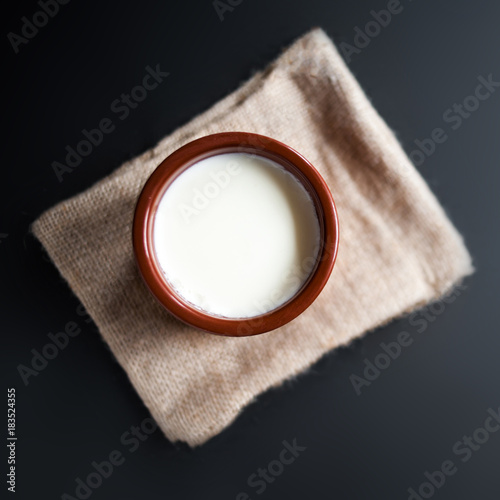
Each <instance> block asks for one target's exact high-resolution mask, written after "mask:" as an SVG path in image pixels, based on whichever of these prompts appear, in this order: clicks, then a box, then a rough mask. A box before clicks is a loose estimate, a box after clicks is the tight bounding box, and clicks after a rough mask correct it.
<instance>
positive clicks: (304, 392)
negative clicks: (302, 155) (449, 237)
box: [0, 0, 500, 500]
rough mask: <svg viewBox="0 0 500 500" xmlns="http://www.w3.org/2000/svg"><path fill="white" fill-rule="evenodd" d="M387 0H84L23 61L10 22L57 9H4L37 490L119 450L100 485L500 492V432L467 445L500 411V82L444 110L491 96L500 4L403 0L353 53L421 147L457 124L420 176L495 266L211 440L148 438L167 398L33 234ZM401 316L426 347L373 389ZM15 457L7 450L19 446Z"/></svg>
mask: <svg viewBox="0 0 500 500" xmlns="http://www.w3.org/2000/svg"><path fill="white" fill-rule="evenodd" d="M233 3H234V2H233ZM236 3H238V2H236ZM387 3H388V2H387V1H385V0H381V1H372V2H368V1H357V2H352V1H347V0H342V1H337V2H328V1H326V0H308V1H307V2H306V1H290V0H287V1H285V0H281V1H277V0H272V1H264V0H244V1H243V2H241V3H240V5H238V6H236V7H235V8H234V10H233V12H227V13H226V14H225V18H224V20H223V21H220V20H219V18H218V16H217V13H216V11H215V9H214V7H213V5H212V1H210V0H206V1H205V0H204V1H197V2H192V1H189V2H188V1H186V2H181V1H177V2H160V1H157V2H152V1H149V2H148V1H145V2H123V1H122V2H98V1H96V0H93V1H90V0H87V1H85V2H76V1H74V2H70V3H68V4H67V5H64V6H61V7H60V12H59V13H58V14H57V15H56V16H55V17H54V18H53V19H51V20H50V21H49V22H48V24H47V25H46V26H45V27H43V28H41V29H40V32H39V33H38V34H37V35H36V36H35V37H34V38H33V39H31V40H30V41H29V43H27V44H26V45H23V46H21V47H20V51H19V53H18V54H14V51H13V50H12V48H11V46H10V44H9V41H8V39H7V33H8V32H11V31H12V32H16V33H19V31H20V27H21V25H22V21H21V18H22V16H27V17H30V18H31V17H32V16H33V14H34V13H35V12H36V11H37V10H39V7H38V6H37V4H36V3H35V2H27V1H23V2H10V3H9V4H8V5H7V4H6V5H5V6H4V9H5V8H7V6H8V7H9V8H10V9H11V12H10V13H9V14H8V15H7V14H6V13H5V12H4V15H3V16H2V17H3V18H4V21H3V25H4V28H3V32H4V48H5V49H6V52H7V55H6V58H5V59H4V61H5V67H4V68H3V74H4V78H3V80H4V82H6V87H4V94H3V107H4V109H6V111H5V112H4V113H2V114H3V118H4V119H5V127H4V152H5V150H6V151H7V155H4V156H3V158H4V160H3V165H2V174H3V176H5V177H4V181H3V182H2V183H1V186H0V189H1V197H0V203H1V206H2V210H1V214H2V217H1V222H0V233H2V237H1V239H0V254H1V259H2V272H1V284H2V316H1V327H2V336H1V338H2V371H3V374H4V384H3V387H4V389H3V390H4V391H5V393H6V388H7V387H14V388H15V389H16V394H17V435H18V437H19V439H18V441H17V455H16V459H17V461H16V472H17V485H16V488H17V493H16V495H17V497H18V498H22V499H33V498H43V499H52V498H61V496H62V495H63V493H68V494H71V495H73V496H74V495H75V488H76V482H75V481H76V479H77V478H78V477H80V478H82V479H85V478H86V476H87V475H88V474H89V473H90V472H91V471H92V466H91V462H92V461H97V462H100V461H102V460H105V459H107V457H109V454H110V453H111V452H112V451H113V450H120V451H122V452H123V454H124V456H125V462H124V463H123V464H122V465H120V466H118V467H115V470H114V472H113V473H112V475H111V476H110V477H109V478H107V479H104V481H103V483H102V485H101V486H100V487H99V488H97V489H95V490H93V491H92V494H91V496H90V498H91V499H92V500H94V499H96V500H97V499H120V500H126V499H139V498H147V499H150V500H156V499H166V498H169V499H170V498H172V499H186V498H187V499H201V498H203V499H205V498H206V499H225V498H227V499H235V498H237V495H238V493H239V492H243V491H246V492H247V493H248V494H249V496H250V498H252V499H254V498H272V499H303V498H314V499H326V498H328V499H330V498H335V499H350V500H352V499H400V498H401V499H406V498H408V497H409V493H408V488H410V487H413V488H416V489H418V487H419V485H420V484H421V483H422V482H424V480H425V477H424V472H425V471H431V472H432V471H435V470H437V469H438V468H440V467H441V465H442V463H443V462H444V461H445V460H447V459H452V460H453V461H454V463H455V464H456V465H457V472H456V473H455V474H454V475H453V476H451V477H447V479H446V482H445V484H444V485H443V486H442V487H441V488H439V489H438V490H437V491H436V492H435V493H434V495H433V498H439V499H452V500H457V499H460V500H462V499H467V500H468V499H474V500H476V499H478V500H493V499H498V498H500V477H499V476H500V475H499V471H500V467H499V464H500V432H497V433H496V434H495V433H492V434H491V435H490V436H489V439H488V441H487V442H486V443H484V444H483V445H481V447H480V449H478V450H477V451H475V452H474V453H473V454H472V456H471V458H470V460H468V461H467V462H466V463H464V462H462V460H461V458H465V455H456V454H455V453H454V452H453V446H454V444H455V443H456V442H457V441H458V440H460V439H462V438H463V437H464V435H470V434H472V433H473V432H474V431H475V430H476V429H478V428H479V427H481V426H482V425H483V424H484V421H485V419H486V417H487V416H488V414H487V410H488V409H489V408H493V409H497V410H498V407H499V405H500V390H499V386H500V362H499V349H500V336H499V327H498V325H499V323H500V321H499V320H500V318H499V307H498V305H499V304H498V302H499V282H500V269H499V255H500V245H499V243H500V239H499V232H498V229H499V227H498V215H499V214H500V210H499V197H498V186H499V181H500V175H499V166H500V163H499V160H500V140H499V139H500V137H499V133H500V89H499V90H497V91H496V93H494V94H492V96H491V97H490V98H489V99H488V100H486V101H484V102H482V103H481V105H480V107H479V109H478V110H477V111H475V112H474V113H473V114H472V115H471V116H470V117H469V118H468V119H466V120H464V123H463V124H462V126H461V127H460V128H458V129H457V130H454V131H451V128H450V124H446V123H444V122H443V113H444V112H445V111H446V110H447V109H448V108H449V107H450V106H452V105H453V104H454V103H458V102H463V100H464V99H465V98H466V97H467V96H468V95H470V94H471V93H472V92H473V91H474V89H475V87H476V86H477V77H478V76H480V75H483V76H485V77H487V76H488V75H489V74H490V73H491V74H492V75H493V78H494V80H496V81H500V57H499V49H500V30H499V29H498V26H499V21H500V4H499V3H498V2H497V1H495V0H489V1H476V2H471V1H465V0H460V1H457V0H447V1H444V0H442V1H433V2H424V1H423V0H418V1H410V0H402V5H403V7H404V9H403V12H401V13H400V14H398V15H395V16H394V17H393V19H392V21H391V23H390V24H389V25H388V26H387V27H385V28H383V29H382V30H381V32H380V34H379V35H378V36H376V37H375V38H373V39H372V40H371V42H370V44H369V45H368V46H367V47H366V48H363V49H362V51H361V52H360V53H359V54H354V55H353V57H352V60H351V61H350V62H349V67H350V68H351V70H352V71H353V72H354V74H355V75H356V77H357V78H358V80H359V81H360V83H361V85H362V86H363V88H364V89H365V90H366V92H367V94H368V95H369V97H370V98H371V100H372V102H373V104H374V105H375V107H376V108H377V109H378V111H379V112H380V113H381V115H382V116H383V117H384V119H385V120H386V121H387V122H388V123H389V125H390V127H391V128H392V129H393V130H395V132H396V133H397V135H398V138H399V139H400V141H401V142H402V144H403V147H404V148H405V149H406V151H407V152H411V151H412V150H413V149H414V148H415V145H414V144H413V141H414V140H415V139H422V138H424V137H428V136H429V135H430V134H431V132H432V130H433V129H435V128H437V127H442V128H445V129H446V130H447V131H448V132H449V137H448V140H447V141H446V142H445V143H443V144H440V145H439V146H438V147H437V149H436V152H435V153H434V154H433V155H431V156H430V157H429V158H427V160H426V161H425V162H424V163H423V164H422V165H420V166H419V170H420V172H421V173H422V174H423V176H424V177H425V179H426V180H427V181H428V182H429V184H430V185H431V187H432V189H433V190H434V192H435V193H436V194H437V196H438V198H439V199H440V201H441V203H442V204H443V206H444V207H445V209H446V210H447V212H448V213H449V215H450V216H451V218H452V220H453V221H454V223H455V224H456V226H457V227H458V229H459V230H460V231H461V232H462V233H463V234H464V237H465V239H466V242H467V245H468V248H469V249H470V251H471V253H472V255H473V257H474V262H475V265H476V267H477V273H476V274H475V275H474V276H473V277H471V278H470V279H468V280H467V281H466V289H465V290H464V291H462V292H461V293H460V296H459V297H458V298H457V299H456V300H455V302H453V303H452V304H448V305H446V307H445V308H444V309H445V310H444V311H443V312H442V313H441V314H439V315H437V317H434V315H433V316H429V317H428V318H429V319H428V320H424V321H423V322H422V318H423V316H421V315H420V316H418V317H417V318H416V319H415V320H414V321H413V322H410V321H409V319H403V320H400V321H396V322H393V323H391V324H390V325H389V326H387V327H385V328H383V329H380V330H378V331H376V332H374V333H372V334H370V335H368V336H366V337H365V338H364V339H362V340H360V341H356V342H355V343H354V344H353V345H352V346H351V347H349V348H346V349H341V350H338V351H336V352H334V353H332V354H330V355H328V356H326V357H325V358H324V359H323V360H322V361H320V362H319V363H318V364H316V365H315V366H314V367H313V369H312V370H311V371H310V372H309V373H307V374H305V375H303V376H301V377H299V378H298V379H297V380H295V381H293V382H290V383H286V384H285V385H284V386H283V387H282V388H280V389H277V390H273V391H270V392H268V393H266V394H264V395H263V396H261V397H260V398H259V400H258V401H257V402H256V403H255V404H253V405H251V406H250V407H248V408H247V409H246V410H245V411H244V413H243V414H242V415H241V417H240V418H238V420H237V421H236V423H235V424H234V425H233V426H231V427H230V428H229V429H227V430H226V431H225V432H223V433H222V434H220V435H219V436H217V437H216V438H214V439H213V440H211V441H210V442H209V443H207V444H206V445H204V446H202V447H200V448H197V449H195V450H190V449H189V448H187V446H185V445H182V444H181V445H173V444H171V443H169V442H168V441H167V440H166V439H165V438H164V437H163V436H162V435H161V433H160V432H159V431H156V432H155V433H154V434H152V435H151V436H150V437H149V438H148V439H147V440H146V441H144V442H142V443H141V444H140V447H139V448H138V449H137V450H136V451H134V452H130V447H131V446H132V445H131V444H128V445H125V444H123V443H122V440H121V439H122V438H121V436H122V435H123V433H125V432H127V430H129V429H130V428H131V426H134V425H138V424H140V423H141V422H142V421H143V420H144V419H145V418H147V417H148V412H147V411H146V409H145V408H144V406H143V404H142V403H141V401H140V399H139V397H138V396H137V394H136V393H135V392H134V390H133V389H132V387H131V385H130V384H129V382H128V380H127V377H126V375H125V373H124V372H123V371H122V369H121V368H120V366H119V365H118V363H117V362H116V360H115V359H114V358H113V356H112V355H111V353H110V351H109V349H108V348H107V347H106V345H105V344H104V343H103V342H102V340H101V339H100V337H99V334H98V332H97V330H96V328H95V326H94V324H93V323H92V322H86V321H85V318H84V317H82V316H79V315H78V313H77V307H78V304H79V303H78V300H77V299H76V298H75V297H74V296H73V295H72V293H71V291H70V290H69V288H68V286H67V285H66V284H65V283H64V281H63V280H62V278H61V277H60V276H59V275H58V273H57V271H56V270H55V268H54V267H53V266H52V264H51V263H50V262H49V261H48V258H47V257H46V256H45V255H44V253H43V252H42V250H41V248H40V246H39V244H38V243H37V242H36V241H35V240H34V238H33V237H32V236H30V234H29V225H30V224H31V223H32V222H33V221H34V220H35V219H36V217H37V216H38V215H40V213H41V212H42V211H43V210H45V209H47V208H49V207H50V206H52V205H53V204H55V203H56V202H58V201H60V200H63V199H66V198H68V197H69V196H71V195H74V194H76V193H78V192H80V191H81V190H83V189H84V188H86V187H88V186H90V185H91V184H92V183H94V182H95V181H97V180H99V179H101V178H102V177H103V176H105V175H106V174H108V173H110V172H112V171H113V170H114V169H115V168H116V167H118V166H119V165H120V164H121V163H122V162H123V161H125V160H127V159H129V158H132V157H133V156H135V155H137V154H139V153H141V152H143V151H144V150H145V149H147V148H148V147H150V146H153V145H154V144H155V143H156V142H157V141H158V140H159V139H161V138H162V137H163V136H165V135H166V134H168V133H170V132H172V131H173V130H174V129H175V128H176V127H178V126H179V125H182V124H184V123H185V122H186V121H188V120H189V119H190V118H192V117H193V116H195V115H196V114H198V113H200V112H202V111H203V110H205V109H207V108H208V107H209V106H210V105H211V104H213V103H215V102H216V101H217V100H218V99H220V98H222V97H223V96H225V95H226V94H227V93H228V92H230V91H232V90H234V89H235V88H237V86H238V85H239V84H240V83H241V82H242V81H244V80H246V79H247V78H248V77H250V76H251V74H252V72H253V71H254V70H256V69H260V68H262V67H264V65H265V64H266V63H267V62H269V61H270V60H272V59H273V58H275V57H276V56H277V55H278V54H279V52H280V50H281V48H282V47H284V46H286V45H287V44H289V43H290V42H292V41H293V40H294V39H295V38H296V37H298V36H300V35H301V34H303V33H304V32H305V31H307V30H308V29H309V28H310V27H312V26H321V27H323V28H324V29H325V30H326V31H327V33H328V34H329V35H330V36H331V37H333V39H334V40H335V41H336V43H337V44H340V43H341V42H347V43H351V44H352V43H353V37H354V28H355V27H356V26H359V27H360V28H362V27H364V25H365V24H366V23H367V22H368V21H369V20H370V19H371V14H370V10H371V9H375V10H380V9H384V8H386V6H387ZM156 64H160V66H161V68H162V70H164V71H168V72H170V76H169V77H168V78H167V79H166V80H165V82H164V83H162V84H161V85H160V86H159V87H158V88H157V89H156V90H154V91H152V92H150V94H149V95H148V97H147V99H146V100H145V101H144V102H142V103H141V104H140V105H139V106H138V107H137V109H134V110H133V112H132V113H131V114H130V116H129V117H127V119H126V120H123V121H120V120H115V121H116V123H117V126H116V130H115V131H114V132H113V133H112V134H110V135H109V136H106V138H105V140H104V141H103V143H102V144H101V145H100V146H98V147H96V148H95V150H94V151H93V153H92V154H91V155H90V156H88V157H87V158H85V159H84V161H82V163H81V165H80V166H78V167H77V168H76V169H75V170H74V171H73V172H72V173H71V174H68V175H65V176H64V179H63V182H61V183H60V182H58V180H57V178H56V176H55V174H54V172H53V170H52V167H51V163H52V162H53V161H54V160H57V161H61V160H62V159H63V158H64V154H65V153H64V149H65V146H66V145H74V144H75V143H76V142H78V141H79V140H80V139H81V130H82V129H83V128H93V127H95V126H96V124H97V123H98V122H99V120H101V119H102V118H104V117H106V116H110V104H111V103H112V101H114V100H115V99H116V98H118V97H119V96H120V94H121V93H123V92H127V91H129V90H130V89H131V88H132V87H134V86H135V85H137V84H138V83H140V81H141V80H142V77H143V75H144V71H145V70H144V68H145V67H146V66H147V65H151V66H155V65H156ZM5 178H6V179H7V181H6V180H5ZM5 234H6V235H7V236H5ZM430 318H433V319H432V321H431V320H430ZM68 321H76V322H78V324H79V325H80V326H81V328H82V333H81V334H80V335H79V336H77V337H75V338H73V339H71V342H70V343H69V345H68V347H67V348H65V349H64V350H63V351H61V352H60V353H59V355H58V356H57V358H55V359H53V360H51V361H49V363H48V365H47V367H46V368H45V369H44V370H42V371H41V372H40V373H39V374H38V375H37V376H36V377H35V376H32V377H30V378H29V383H28V385H27V386H25V385H24V384H23V381H22V380H21V377H20V375H19V372H18V367H19V365H20V364H23V365H29V364H30V362H31V358H32V353H31V352H30V351H31V350H32V349H38V350H39V349H41V348H42V347H43V346H44V345H45V344H46V343H47V342H48V333H49V332H53V333H54V332H57V331H60V330H61V329H63V328H64V326H65V325H66V323H67V322H68ZM416 321H420V322H419V323H417V322H416ZM424 323H426V325H424ZM424 326H425V328H424ZM420 329H424V330H425V331H422V332H421V333H419V330H420ZM401 331H407V332H409V333H410V335H411V336H412V338H413V339H414V342H413V344H412V345H411V346H410V347H407V348H405V349H404V350H403V352H402V354H401V355H400V356H399V358H398V359H396V360H394V361H393V362H392V363H391V366H390V367H389V368H388V369H387V370H385V371H383V372H382V373H381V374H380V376H379V377H378V378H377V379H376V380H374V381H373V383H372V384H371V385H370V386H369V387H364V388H363V389H362V391H361V394H360V395H359V396H358V395H357V394H356V393H355V391H354V389H353V386H352V383H351V381H350V376H351V375H352V374H357V375H361V374H362V371H363V368H364V366H365V365H364V360H365V359H368V360H370V361H373V360H374V359H375V357H376V356H377V354H379V353H380V352H381V347H380V343H381V342H391V341H394V340H395V339H396V337H397V335H398V334H399V332H401ZM241 383H242V384H244V383H245V381H244V380H242V381H241ZM4 397H5V399H6V398H7V396H6V394H4ZM6 403H7V402H6V401H5V403H4V405H6ZM4 408H6V406H4ZM2 418H3V419H5V420H3V422H4V423H6V415H5V416H4V417H2ZM477 436H480V437H483V436H481V433H479V434H477ZM2 439H3V438H2ZM293 439H296V440H297V444H298V445H300V446H304V447H306V450H304V451H303V452H301V453H300V455H299V456H298V458H297V459H296V460H295V462H294V463H292V464H290V465H286V466H285V468H284V471H283V473H282V474H281V475H279V476H277V477H276V478H275V480H274V482H272V483H271V484H268V486H267V489H266V491H265V492H263V493H262V494H260V495H259V494H258V493H257V489H256V488H255V487H254V488H252V487H250V486H249V485H248V484H247V479H248V478H249V476H251V475H252V474H253V473H254V472H256V471H257V469H258V468H259V467H267V465H268V464H269V463H271V461H272V460H275V459H278V458H279V454H280V452H281V450H282V448H283V445H282V441H284V440H287V441H289V442H290V443H292V441H293ZM4 446H5V445H4ZM4 453H5V459H3V458H2V460H5V461H6V459H7V457H6V453H7V452H6V448H5V447H4ZM3 463H5V462H3ZM4 467H5V469H2V470H3V471H4V473H5V472H6V470H7V469H6V467H7V466H4ZM3 477H4V478H5V476H3ZM6 487H7V485H6V483H4V482H3V484H2V488H6ZM424 493H427V491H424ZM2 494H3V492H2ZM13 497H15V496H14V495H13ZM241 498H245V496H242V497H241Z"/></svg>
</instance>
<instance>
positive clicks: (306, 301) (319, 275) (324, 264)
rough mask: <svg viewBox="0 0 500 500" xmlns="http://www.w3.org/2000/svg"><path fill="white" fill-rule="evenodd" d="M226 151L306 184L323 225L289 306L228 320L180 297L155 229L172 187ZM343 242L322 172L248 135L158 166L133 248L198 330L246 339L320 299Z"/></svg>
mask: <svg viewBox="0 0 500 500" xmlns="http://www.w3.org/2000/svg"><path fill="white" fill-rule="evenodd" d="M222 153H247V154H254V155H259V156H263V157H265V158H269V159H271V160H274V161H275V162H277V163H278V164H280V165H281V166H283V167H284V168H285V169H287V170H288V171H289V172H291V173H292V174H294V176H295V177H296V178H297V179H298V180H299V181H300V182H301V183H302V184H303V186H304V187H305V189H306V190H307V191H308V193H309V194H310V196H311V198H312V200H313V202H314V205H315V208H316V213H317V215H318V219H319V224H320V237H321V245H320V250H319V253H318V258H317V261H316V264H315V267H314V268H313V270H312V271H311V273H310V275H309V277H308V279H307V281H306V282H305V283H304V284H303V286H302V288H301V289H300V290H299V291H298V292H297V293H296V294H295V295H294V296H293V297H292V298H291V299H290V300H289V301H288V302H286V303H284V304H283V305H281V306H279V307H278V308H276V309H273V310H271V311H269V312H267V313H265V314H262V315H260V316H254V317H250V318H241V319H238V318H225V317H221V316H214V315H211V314H209V313H206V312H204V311H202V310H200V309H199V308H197V307H195V306H194V305H192V304H190V303H189V302H187V301H186V300H185V299H183V298H182V297H180V296H179V295H178V294H177V293H176V292H175V290H174V289H173V287H172V286H171V285H170V284H169V283H168V281H167V280H166V278H165V275H164V274H163V272H162V270H161V269H160V266H159V264H158V262H157V259H156V254H155V250H154V247H153V226H154V219H155V214H156V210H157V207H158V204H159V201H160V199H161V198H162V196H163V194H164V192H165V190H166V189H168V187H169V185H170V184H171V183H172V182H173V181H174V179H175V178H176V177H177V176H179V175H180V174H181V173H182V172H183V171H184V170H186V169H187V168H189V167H190V166H192V165H193V164H194V163H196V162H198V161H200V160H203V159H205V158H208V157H210V156H214V155H218V154H222ZM338 244H339V231H338V217H337V210H336V208H335V203H334V201H333V198H332V195H331V193H330V190H329V189H328V186H327V185H326V183H325V181H324V180H323V178H322V177H321V176H320V174H319V173H318V171H317V170H316V169H315V168H314V167H313V166H312V165H311V163H309V161H307V160H306V159H305V158H304V157H303V156H302V155H300V154H299V153H297V151H295V150H294V149H292V148H290V147H289V146H286V145H285V144H283V143H281V142H278V141H276V140H274V139H271V138H269V137H264V136H261V135H257V134H250V133H246V132H226V133H221V134H214V135H209V136H206V137H202V138H201V139H197V140H195V141H193V142H190V143H188V144H186V145H185V146H183V147H181V148H180V149H178V150H177V151H175V152H174V153H172V154H171V155H170V156H169V157H168V158H166V159H165V160H163V162H162V163H161V164H160V165H159V166H158V168H157V169H156V170H155V171H154V172H153V174H152V175H151V177H150V178H149V179H148V181H147V182H146V184H145V186H144V189H143V190H142V193H141V195H140V196H139V200H138V202H137V206H136V209H135V216H134V223H133V246H134V252H135V257H136V261H137V264H138V267H139V271H140V273H141V275H142V277H143V279H144V281H145V283H146V285H147V286H148V288H149V289H150V290H151V292H152V293H153V295H154V296H155V297H156V298H157V299H158V300H159V302H160V303H161V304H162V305H163V306H164V307H165V308H166V309H167V310H168V311H169V312H170V313H171V314H173V315H174V316H176V317H177V318H178V319H180V320H182V321H184V322H185V323H187V324H189V325H192V326H194V327H196V328H198V329H201V330H205V331H207V332H209V333H214V334H218V335H227V336H234V337H243V336H247V335H257V334H259V333H264V332H268V331H271V330H274V329H276V328H279V327H280V326H283V325H285V324H286V323H288V322H290V321H292V320H293V319H294V318H296V317H297V316H298V315H299V314H301V313H302V312H303V311H305V310H306V309H307V308H308V307H309V306H310V305H311V304H312V303H313V301H314V300H315V299H316V297H317V296H318V295H319V293H320V292H321V290H322V289H323V287H324V286H325V284H326V282H327V281H328V278H329V277H330V274H331V272H332V269H333V266H334V263H335V258H336V256H337V249H338Z"/></svg>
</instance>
